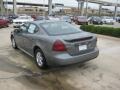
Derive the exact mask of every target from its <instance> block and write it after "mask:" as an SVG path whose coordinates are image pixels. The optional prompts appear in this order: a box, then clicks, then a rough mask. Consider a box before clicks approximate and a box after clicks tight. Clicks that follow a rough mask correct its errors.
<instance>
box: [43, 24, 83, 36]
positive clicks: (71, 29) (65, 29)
mask: <svg viewBox="0 0 120 90" xmlns="http://www.w3.org/2000/svg"><path fill="white" fill-rule="evenodd" d="M41 27H42V28H43V29H44V30H45V31H46V32H47V33H48V35H65V34H73V33H79V32H81V30H80V29H78V28H77V27H75V26H73V25H71V24H69V23H67V22H48V23H43V24H41Z"/></svg>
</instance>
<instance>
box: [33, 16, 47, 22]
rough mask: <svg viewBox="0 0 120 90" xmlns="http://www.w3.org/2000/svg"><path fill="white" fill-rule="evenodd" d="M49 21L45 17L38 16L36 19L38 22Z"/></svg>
mask: <svg viewBox="0 0 120 90" xmlns="http://www.w3.org/2000/svg"><path fill="white" fill-rule="evenodd" d="M46 19H47V17H45V16H37V17H36V19H35V20H36V21H38V20H46Z"/></svg>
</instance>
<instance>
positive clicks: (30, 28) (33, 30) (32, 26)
mask: <svg viewBox="0 0 120 90" xmlns="http://www.w3.org/2000/svg"><path fill="white" fill-rule="evenodd" d="M36 28H37V27H36V25H34V24H30V26H29V28H28V33H31V34H32V33H35V31H36Z"/></svg>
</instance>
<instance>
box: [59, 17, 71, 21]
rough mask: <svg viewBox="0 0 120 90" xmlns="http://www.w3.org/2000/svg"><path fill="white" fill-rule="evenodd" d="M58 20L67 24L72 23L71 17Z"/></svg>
mask: <svg viewBox="0 0 120 90" xmlns="http://www.w3.org/2000/svg"><path fill="white" fill-rule="evenodd" d="M60 20H62V21H65V22H68V23H72V21H71V17H69V16H61V17H60Z"/></svg>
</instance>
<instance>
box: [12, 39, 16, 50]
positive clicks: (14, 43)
mask: <svg viewBox="0 0 120 90" xmlns="http://www.w3.org/2000/svg"><path fill="white" fill-rule="evenodd" d="M11 42H12V47H13V48H14V49H17V45H16V42H15V39H14V37H12V38H11Z"/></svg>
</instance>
